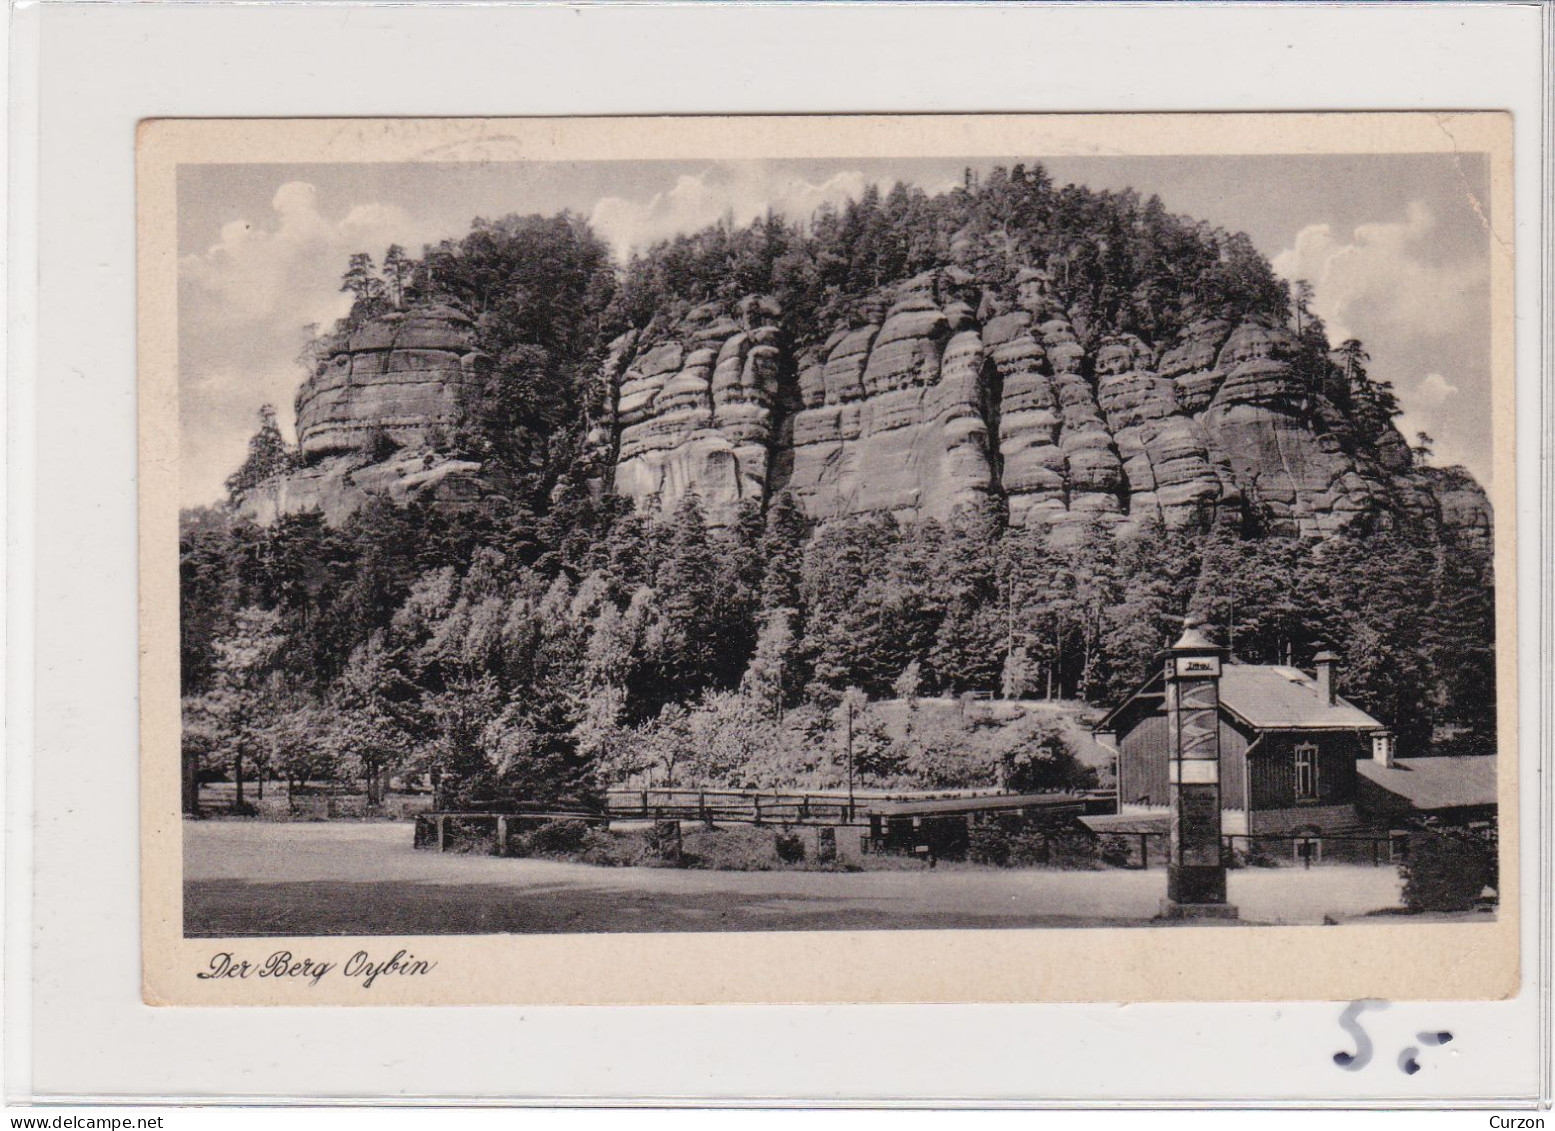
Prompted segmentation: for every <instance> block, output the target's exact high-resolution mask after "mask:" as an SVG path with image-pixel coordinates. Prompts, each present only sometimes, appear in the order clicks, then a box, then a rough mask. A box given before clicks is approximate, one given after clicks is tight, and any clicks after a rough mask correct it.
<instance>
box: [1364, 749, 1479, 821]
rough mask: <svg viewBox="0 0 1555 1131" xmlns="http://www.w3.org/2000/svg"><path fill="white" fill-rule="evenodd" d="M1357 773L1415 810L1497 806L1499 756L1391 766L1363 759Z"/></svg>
mask: <svg viewBox="0 0 1555 1131" xmlns="http://www.w3.org/2000/svg"><path fill="white" fill-rule="evenodd" d="M1355 768H1356V771H1357V772H1358V773H1359V774H1360V775H1361V776H1362V777H1363V778H1365V779H1366V780H1367V781H1370V782H1374V783H1376V784H1377V785H1379V786H1381V787H1382V788H1383V789H1385V790H1387V791H1388V792H1389V793H1391V794H1394V795H1395V796H1397V797H1402V798H1403V799H1404V800H1405V801H1407V802H1409V804H1410V806H1411V807H1412V808H1414V809H1418V810H1421V811H1422V812H1429V811H1430V810H1432V809H1452V808H1456V807H1457V806H1460V805H1494V804H1495V803H1496V759H1495V755H1493V754H1487V755H1476V756H1472V757H1459V758H1399V759H1396V760H1395V761H1394V763H1393V765H1391V766H1384V765H1382V764H1381V763H1380V762H1374V761H1371V760H1369V759H1365V758H1363V759H1361V760H1360V761H1358V762H1356V763H1355Z"/></svg>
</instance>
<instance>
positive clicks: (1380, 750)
mask: <svg viewBox="0 0 1555 1131" xmlns="http://www.w3.org/2000/svg"><path fill="white" fill-rule="evenodd" d="M1397 749H1398V745H1397V740H1396V739H1395V738H1394V737H1393V732H1392V731H1390V730H1388V729H1387V728H1386V727H1384V728H1383V729H1382V730H1374V731H1372V732H1371V760H1372V761H1373V762H1375V763H1377V765H1379V766H1381V767H1382V768H1383V769H1389V770H1390V769H1392V768H1393V758H1394V755H1395V753H1396V751H1397Z"/></svg>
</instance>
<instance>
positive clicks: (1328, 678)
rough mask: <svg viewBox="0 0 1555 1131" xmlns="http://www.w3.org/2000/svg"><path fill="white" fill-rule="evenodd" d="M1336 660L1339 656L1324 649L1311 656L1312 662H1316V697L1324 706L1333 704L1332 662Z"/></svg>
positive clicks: (1334, 691)
mask: <svg viewBox="0 0 1555 1131" xmlns="http://www.w3.org/2000/svg"><path fill="white" fill-rule="evenodd" d="M1338 661H1339V657H1338V656H1336V655H1334V654H1333V653H1332V652H1329V651H1327V650H1326V649H1325V650H1324V651H1322V652H1319V653H1318V654H1317V655H1316V656H1315V657H1314V658H1313V663H1315V664H1317V698H1318V702H1320V703H1322V704H1323V706H1325V707H1332V706H1333V705H1334V701H1335V697H1336V689H1335V687H1334V664H1336V663H1338Z"/></svg>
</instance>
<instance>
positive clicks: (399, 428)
mask: <svg viewBox="0 0 1555 1131" xmlns="http://www.w3.org/2000/svg"><path fill="white" fill-rule="evenodd" d="M486 365H487V359H486V356H485V355H484V354H483V353H481V352H480V351H479V350H478V349H476V348H475V325H474V323H473V322H471V321H470V319H469V318H468V317H466V316H465V315H464V314H462V313H460V312H459V311H458V310H455V309H454V308H453V307H451V306H445V305H441V304H433V305H426V306H420V307H415V308H412V309H411V310H408V311H404V312H396V313H393V314H388V315H385V316H383V317H382V318H375V319H373V320H371V321H369V322H367V323H366V324H364V325H363V326H362V327H361V328H360V329H358V330H356V331H355V332H354V333H352V334H350V335H349V336H348V337H347V338H346V339H344V340H337V341H336V342H335V343H334V348H333V350H331V351H330V354H329V356H327V357H326V358H324V359H323V360H322V361H321V362H320V363H319V365H318V368H317V369H316V370H315V372H314V374H313V375H312V376H311V377H310V378H309V379H308V380H307V381H305V382H304V383H303V385H302V388H301V389H299V390H298V391H297V440H298V444H299V445H300V447H301V449H302V454H303V457H304V459H316V458H318V457H321V456H326V455H338V454H340V453H342V452H350V451H358V450H360V449H362V448H363V447H365V446H366V445H367V443H368V442H369V440H370V439H371V438H372V437H373V435H374V434H375V433H376V432H380V431H381V432H383V433H385V434H386V435H387V436H388V438H389V439H390V440H392V441H393V442H394V443H395V444H398V445H399V446H400V447H421V446H426V445H428V444H431V443H434V442H436V440H437V439H438V434H439V431H440V430H447V429H451V428H455V427H457V426H458V425H459V424H461V423H462V422H463V421H464V418H465V413H466V410H467V408H468V407H469V405H470V403H471V402H472V400H473V398H474V397H475V396H477V395H478V394H479V392H480V388H481V385H482V383H483V382H484V379H485V369H486Z"/></svg>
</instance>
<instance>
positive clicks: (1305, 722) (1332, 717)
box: [1096, 662, 1382, 731]
mask: <svg viewBox="0 0 1555 1131" xmlns="http://www.w3.org/2000/svg"><path fill="white" fill-rule="evenodd" d="M1164 682H1165V681H1164V679H1163V678H1162V676H1161V673H1160V672H1156V673H1155V674H1154V675H1152V676H1151V677H1150V678H1149V679H1148V680H1146V681H1145V682H1144V683H1143V684H1142V685H1141V686H1140V687H1139V688H1138V690H1136V691H1135V692H1134V694H1132V695H1130V696H1129V697H1128V698H1127V699H1125V700H1124V701H1123V702H1122V703H1120V704H1119V705H1118V706H1116V707H1114V708H1113V709H1112V710H1111V711H1110V712H1108V714H1107V717H1106V718H1105V719H1103V720H1102V721H1101V722H1100V723H1099V724H1097V728H1096V729H1098V730H1107V729H1109V728H1110V727H1112V726H1114V725H1115V724H1116V722H1117V720H1118V719H1119V718H1120V717H1121V716H1122V715H1123V714H1124V712H1125V710H1126V709H1127V708H1128V706H1129V705H1130V704H1131V703H1133V702H1134V701H1135V700H1137V699H1140V698H1141V697H1146V698H1152V697H1159V696H1160V695H1161V693H1162V684H1163V683H1164ZM1220 706H1221V709H1222V710H1225V711H1226V712H1228V713H1230V714H1231V715H1233V716H1235V717H1236V718H1238V719H1240V720H1241V721H1242V722H1244V723H1246V724H1247V725H1248V726H1250V727H1253V728H1255V729H1257V730H1362V731H1370V730H1380V729H1382V723H1380V722H1378V721H1377V720H1376V719H1374V718H1372V717H1371V716H1370V715H1368V714H1367V713H1366V712H1365V711H1363V710H1361V709H1360V708H1359V707H1357V706H1356V705H1355V704H1354V703H1351V702H1349V701H1348V700H1346V699H1345V698H1343V697H1342V696H1335V697H1334V701H1333V703H1325V702H1323V701H1322V699H1320V698H1319V697H1318V693H1317V681H1316V680H1315V679H1313V678H1312V677H1311V676H1309V675H1307V674H1306V673H1305V672H1302V671H1300V670H1298V669H1296V668H1288V667H1283V666H1280V665H1274V664H1238V663H1234V662H1232V663H1227V664H1224V665H1223V666H1222V667H1221V671H1220Z"/></svg>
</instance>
